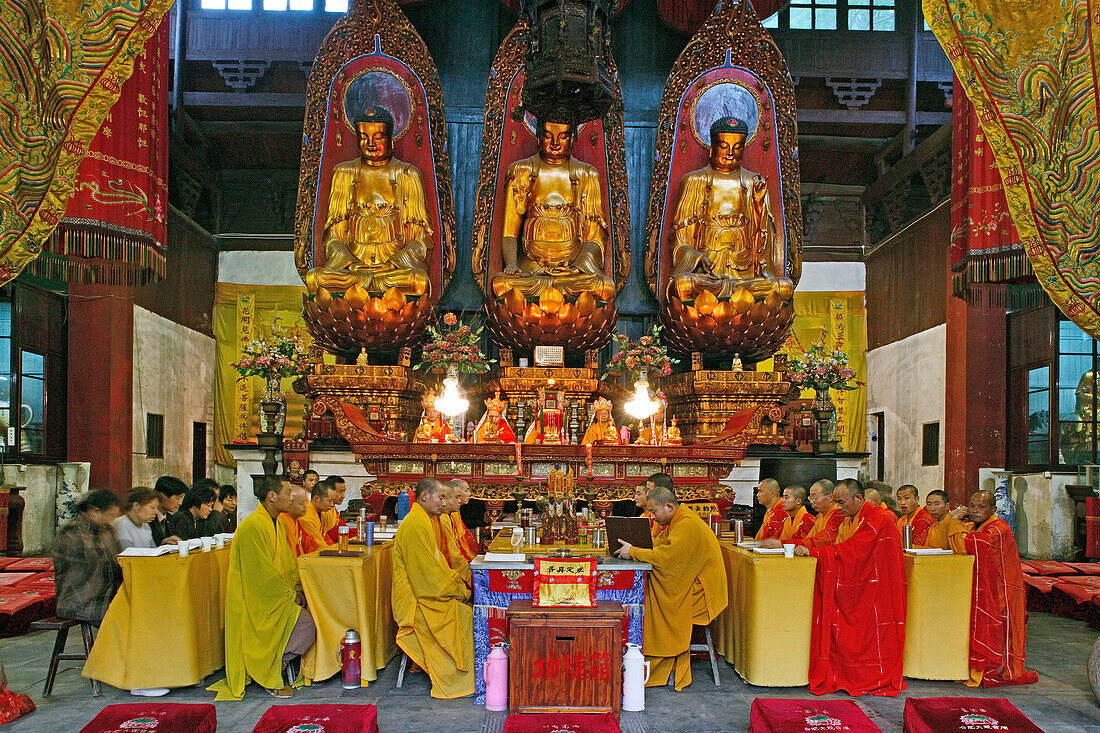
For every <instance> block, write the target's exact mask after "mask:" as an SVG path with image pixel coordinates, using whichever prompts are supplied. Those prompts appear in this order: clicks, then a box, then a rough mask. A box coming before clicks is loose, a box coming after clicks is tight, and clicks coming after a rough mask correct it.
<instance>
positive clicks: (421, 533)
mask: <svg viewBox="0 0 1100 733" xmlns="http://www.w3.org/2000/svg"><path fill="white" fill-rule="evenodd" d="M445 500H446V494H445V493H444V488H443V484H442V482H440V481H439V480H438V479H435V478H430V477H426V478H423V479H421V480H420V483H418V484H417V486H416V503H415V504H413V505H412V508H411V509H410V510H409V513H408V515H407V516H406V517H405V519H404V521H402V522H401V526H400V527H399V528H398V530H397V535H396V537H394V544H393V588H392V592H391V601H392V604H393V617H394V620H396V621H397V645H398V646H399V647H401V650H402V651H403V652H405V654H407V655H408V656H409V659H410V660H412V661H413V662H414V663H415V664H417V665H418V666H420V667H421V668H422V669H424V670H426V671H427V672H428V676H429V677H430V678H431V680H432V697H439V698H448V699H449V698H456V697H465V696H466V695H472V694H473V693H474V612H473V609H472V607H471V606H470V600H471V597H472V596H471V591H470V588H469V587H468V586H467V585H466V583H465V582H463V580H462V578H461V577H459V574H458V572H456V571H455V570H453V569H452V568H451V566H450V565H448V564H447V560H446V558H444V557H443V552H442V551H441V550H440V549H439V545H438V544H437V543H436V536H435V530H434V529H433V528H432V517H435V518H438V517H439V515H440V514H442V512H443V505H444V501H445Z"/></svg>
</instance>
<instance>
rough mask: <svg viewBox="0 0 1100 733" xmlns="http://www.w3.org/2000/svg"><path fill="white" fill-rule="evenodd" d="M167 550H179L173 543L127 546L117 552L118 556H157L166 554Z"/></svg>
mask: <svg viewBox="0 0 1100 733" xmlns="http://www.w3.org/2000/svg"><path fill="white" fill-rule="evenodd" d="M169 552H179V548H178V547H176V546H175V545H161V546H160V547H127V548H126V549H125V550H123V551H122V552H120V553H118V556H119V557H157V556H159V555H167V554H168V553H169Z"/></svg>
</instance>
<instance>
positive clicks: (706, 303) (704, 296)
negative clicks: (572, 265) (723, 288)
mask: <svg viewBox="0 0 1100 733" xmlns="http://www.w3.org/2000/svg"><path fill="white" fill-rule="evenodd" d="M716 305H718V298H715V297H714V293H712V292H710V291H709V290H704V291H703V292H701V293H699V295H697V296H695V309H696V310H697V311H699V312H700V313H702V314H703V315H704V316H709V315H710V314H711V313H712V312H713V311H714V307H715V306H716Z"/></svg>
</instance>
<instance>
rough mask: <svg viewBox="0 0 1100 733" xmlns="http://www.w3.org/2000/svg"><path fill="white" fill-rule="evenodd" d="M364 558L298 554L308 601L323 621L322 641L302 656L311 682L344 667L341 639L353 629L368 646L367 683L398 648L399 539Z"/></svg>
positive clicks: (320, 624) (319, 638) (365, 660)
mask: <svg viewBox="0 0 1100 733" xmlns="http://www.w3.org/2000/svg"><path fill="white" fill-rule="evenodd" d="M352 549H365V552H366V554H364V555H363V556H362V557H321V556H320V555H319V554H318V553H316V552H314V553H310V554H308V555H303V556H302V557H300V558H298V576H299V577H300V578H301V581H302V590H303V591H304V592H305V596H306V604H307V605H308V606H309V611H310V613H311V614H312V615H313V621H314V622H315V623H316V624H317V643H316V644H314V645H313V648H312V649H310V650H309V651H308V652H306V654H305V656H304V657H302V676H303V677H305V679H306V680H307V681H308V682H312V681H314V680H326V679H328V678H329V677H332V676H333V675H334V674H336V673H338V672H339V671H340V642H341V641H342V640H343V638H344V634H346V633H347V631H348V629H354V630H355V631H356V632H358V634H359V638H360V640H361V644H362V647H363V659H362V665H361V669H362V672H361V674H360V683H361V684H362V686H363V687H366V686H367V685H368V684H369V683H371V682H373V681H374V680H375V679H377V677H378V670H380V669H382V668H383V667H385V666H386V662H388V661H389V660H390V658H391V657H393V655H394V654H395V653H396V652H397V624H396V623H395V622H394V620H393V610H392V608H391V606H390V586H391V585H392V583H393V570H392V562H393V542H392V541H390V542H386V543H385V544H382V545H374V546H373V547H370V548H363V547H362V546H361V545H352Z"/></svg>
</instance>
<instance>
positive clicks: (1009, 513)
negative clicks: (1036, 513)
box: [993, 471, 1016, 532]
mask: <svg viewBox="0 0 1100 733" xmlns="http://www.w3.org/2000/svg"><path fill="white" fill-rule="evenodd" d="M1011 483H1012V474H1011V473H1009V472H1008V471H994V472H993V497H994V499H995V500H996V504H997V516H998V517H1000V518H1001V519H1003V520H1004V521H1005V524H1007V525H1008V527H1009V529H1011V530H1012V531H1013V532H1015V531H1016V502H1014V501H1013V500H1012V494H1011V493H1010V491H1009V487H1010V486H1011Z"/></svg>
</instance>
